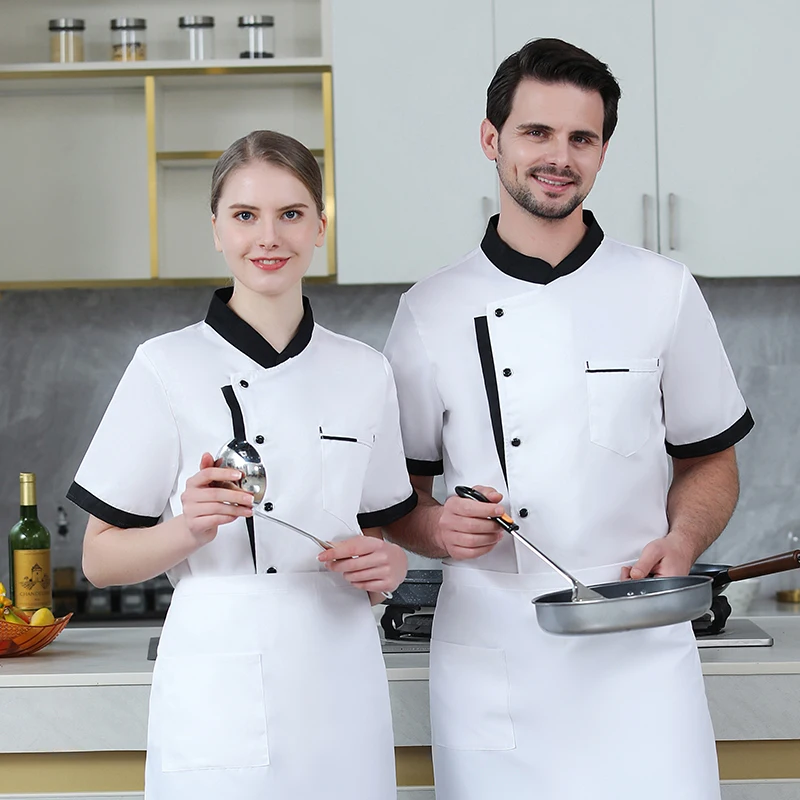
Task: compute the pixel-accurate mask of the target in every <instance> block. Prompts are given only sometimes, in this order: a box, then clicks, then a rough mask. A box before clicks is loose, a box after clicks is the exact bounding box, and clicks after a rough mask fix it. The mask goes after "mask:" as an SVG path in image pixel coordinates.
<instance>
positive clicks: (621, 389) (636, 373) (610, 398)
mask: <svg viewBox="0 0 800 800" xmlns="http://www.w3.org/2000/svg"><path fill="white" fill-rule="evenodd" d="M659 380H660V372H659V361H658V359H657V358H639V359H627V360H615V361H598V360H594V361H587V362H586V384H587V389H588V395H589V437H590V439H591V440H592V442H594V443H595V444H597V445H600V447H605V448H606V449H607V450H613V451H614V452H615V453H619V454H620V455H621V456H626V457H627V456H631V455H633V454H634V453H635V452H637V451H638V450H639V449H640V448H641V447H642V446H643V445H644V444H645V442H646V441H647V440H648V439H649V438H650V432H651V431H650V428H651V423H652V419H653V416H654V409H655V407H656V404H659V407H660V396H659Z"/></svg>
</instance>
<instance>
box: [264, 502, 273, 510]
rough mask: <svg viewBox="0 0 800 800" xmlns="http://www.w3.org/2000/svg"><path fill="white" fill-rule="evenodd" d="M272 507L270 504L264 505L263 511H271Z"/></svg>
mask: <svg viewBox="0 0 800 800" xmlns="http://www.w3.org/2000/svg"><path fill="white" fill-rule="evenodd" d="M272 509H273V505H272V503H264V511H272Z"/></svg>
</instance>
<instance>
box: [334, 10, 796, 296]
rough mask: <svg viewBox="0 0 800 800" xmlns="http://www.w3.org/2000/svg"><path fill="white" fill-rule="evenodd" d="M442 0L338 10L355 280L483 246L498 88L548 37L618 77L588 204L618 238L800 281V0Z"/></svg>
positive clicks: (491, 201) (698, 269) (743, 271)
mask: <svg viewBox="0 0 800 800" xmlns="http://www.w3.org/2000/svg"><path fill="white" fill-rule="evenodd" d="M428 5H429V4H424V5H423V4H422V3H413V2H412V3H411V4H407V5H405V6H403V7H402V9H401V8H397V9H394V10H392V11H389V10H387V9H386V7H385V6H384V5H383V4H370V5H369V6H368V7H366V8H364V7H362V6H361V5H360V4H358V3H357V2H356V0H337V2H336V3H335V4H334V8H333V63H334V89H335V92H334V101H335V102H334V110H335V125H336V156H337V166H338V170H337V171H338V175H337V201H338V208H339V210H340V211H341V212H342V213H341V214H340V219H339V222H340V228H339V232H340V236H339V251H338V255H339V262H340V269H339V279H340V280H341V281H342V282H348V283H356V282H411V281H414V280H417V279H419V278H420V277H423V276H424V275H427V274H429V273H431V272H432V271H434V270H435V269H436V268H438V267H440V266H442V265H444V264H447V263H449V262H451V261H453V260H455V259H456V258H458V257H459V256H460V255H461V254H463V253H465V252H467V251H468V250H469V249H471V248H472V247H474V246H475V245H476V244H478V242H479V241H480V238H481V235H482V231H483V227H484V225H485V219H486V217H487V216H488V215H489V214H490V213H492V212H493V211H494V210H495V208H496V202H497V193H496V178H495V174H494V170H493V169H491V165H489V166H490V168H489V169H487V168H486V166H487V163H488V162H486V160H485V159H484V157H483V154H482V153H481V151H480V149H479V146H478V126H479V124H480V119H481V118H482V117H483V113H484V103H485V94H484V93H485V90H486V87H487V85H488V83H489V81H490V80H491V77H492V74H493V72H494V69H495V67H496V66H497V65H498V64H499V63H500V62H501V61H502V60H503V58H505V57H506V56H507V55H508V54H510V53H511V52H513V51H515V50H517V49H519V48H520V47H521V46H522V45H523V44H524V43H525V42H526V41H528V40H529V39H533V38H538V37H542V36H548V37H549V36H552V37H558V38H562V39H565V40H567V41H570V42H573V43H575V44H577V45H579V46H581V47H583V48H585V49H587V50H588V51H589V52H591V53H593V54H595V55H596V56H597V57H598V58H600V59H601V60H603V61H605V62H606V63H608V64H609V66H610V68H611V70H612V72H613V73H614V74H615V75H616V77H617V78H618V80H619V81H620V84H621V87H622V92H623V95H622V100H621V103H620V120H619V125H618V127H617V131H616V132H615V134H614V136H613V138H612V139H611V144H610V147H609V151H608V156H607V159H606V163H605V165H604V167H603V169H602V171H601V172H600V174H599V176H598V179H597V183H596V185H595V187H594V189H593V191H592V194H591V195H590V197H589V200H588V201H587V204H586V205H587V207H588V208H590V209H592V210H593V211H594V212H595V213H596V215H597V217H598V220H599V222H600V224H601V225H602V227H603V229H604V230H605V231H606V233H607V234H608V235H609V236H611V237H613V238H617V239H620V240H622V241H625V242H628V243H630V244H634V245H639V246H644V247H646V248H648V249H651V250H655V251H658V252H661V253H663V254H664V255H667V256H669V257H671V258H674V259H676V260H678V261H682V262H684V263H686V264H687V265H688V266H689V268H690V269H691V270H692V272H693V273H695V274H697V275H701V276H711V277H744V276H777V275H798V274H800V259H797V258H796V257H795V255H794V249H793V247H792V246H791V243H790V241H789V236H790V234H789V232H790V230H791V226H790V220H789V216H790V214H791V213H792V212H791V211H790V208H791V205H790V203H789V202H788V200H789V193H790V190H791V187H792V181H791V178H792V177H793V175H794V173H793V162H792V161H791V157H790V158H788V159H787V158H786V157H785V156H784V150H783V148H782V147H781V146H780V141H781V139H780V136H781V134H782V133H783V132H784V131H791V130H793V129H794V127H795V123H796V122H797V121H798V112H797V109H796V105H797V104H796V103H794V102H793V99H794V96H795V94H796V88H795V86H794V75H795V74H796V72H797V69H798V67H800V53H798V51H797V48H796V47H795V46H794V45H795V42H794V38H795V32H796V31H797V30H799V29H800V4H798V3H796V2H794V0H770V3H769V4H768V6H767V7H765V6H763V4H762V5H761V6H758V5H753V4H746V3H745V2H744V0H733V1H732V2H725V0H709V2H707V3H702V4H697V3H694V2H692V0H650V2H642V1H641V0H615V2H614V3H611V4H609V3H601V4H598V3H593V2H591V1H590V0H578V2H577V3H571V4H568V5H564V4H557V3H551V4H531V3H524V2H522V0H494V2H493V3H491V4H489V3H487V2H480V1H479V0H469V2H467V3H455V2H452V1H451V2H449V3H438V4H436V5H435V8H433V9H432V10H431V9H430V8H428ZM487 58H488V60H489V62H490V66H489V65H488V64H487ZM745 142H746V144H745ZM784 176H786V177H787V178H788V180H786V179H785V178H784Z"/></svg>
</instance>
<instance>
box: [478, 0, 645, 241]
mask: <svg viewBox="0 0 800 800" xmlns="http://www.w3.org/2000/svg"><path fill="white" fill-rule="evenodd" d="M494 5H495V24H494V31H495V34H494V41H495V53H496V58H495V61H496V62H497V64H499V63H500V62H501V61H502V60H503V59H504V58H505V57H506V56H507V55H509V54H511V53H513V52H515V51H516V50H519V49H520V48H521V47H522V46H523V45H524V44H525V43H526V42H527V41H529V40H530V39H536V38H539V37H545V36H546V37H555V38H558V39H564V40H565V41H567V42H571V43H572V44H575V45H577V46H578V47H582V48H583V49H584V50H588V52H590V53H592V55H594V56H596V57H597V58H599V59H600V60H601V61H604V62H605V63H607V64H608V65H609V67H610V68H611V71H612V73H613V74H614V77H616V79H617V80H618V81H619V84H620V86H621V88H622V99H621V100H620V106H619V122H618V123H617V129H616V131H615V132H614V135H613V136H612V137H611V141H610V143H609V149H608V151H607V154H606V159H605V162H604V164H603V168H602V169H601V171H600V173H599V174H598V176H597V181H596V183H595V185H594V188H593V189H592V192H591V194H590V195H589V198H588V200H587V202H586V207H587V208H589V209H591V210H592V211H593V212H594V214H595V216H596V217H597V220H598V222H599V223H600V226H601V227H602V228H603V230H604V231H605V233H606V234H607V235H608V236H611V237H612V238H614V239H619V240H620V241H623V242H628V243H630V244H635V245H639V246H641V247H646V248H648V249H650V250H655V249H656V248H657V246H658V220H657V216H656V200H657V182H656V151H655V147H654V146H652V143H654V142H655V97H654V95H653V78H654V75H653V70H654V62H653V38H652V28H653V16H652V7H651V5H650V3H643V2H641V0H615V2H614V3H611V4H609V3H592V2H579V3H578V4H574V3H570V4H560V3H549V4H538V3H537V4H534V3H523V2H520V0H495V4H494ZM642 143H645V146H642ZM648 143H649V144H650V146H647V145H648Z"/></svg>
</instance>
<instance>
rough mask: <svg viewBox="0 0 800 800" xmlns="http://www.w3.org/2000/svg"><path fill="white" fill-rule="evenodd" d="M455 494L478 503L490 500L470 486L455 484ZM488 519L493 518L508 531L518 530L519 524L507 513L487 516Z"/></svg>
mask: <svg viewBox="0 0 800 800" xmlns="http://www.w3.org/2000/svg"><path fill="white" fill-rule="evenodd" d="M456 494H457V495H458V496H459V497H464V498H466V499H467V500H477V501H478V502H479V503H488V502H490V501H489V498H488V497H487V496H486V495H485V494H483V493H481V492H479V491H478V490H477V489H473V488H472V487H471V486H456ZM489 519H491V520H494V521H495V522H496V523H498V525H500V526H501V527H503V528H505V529H506V531H507V532H508V533H513V532H514V531H518V530H519V525H517V523H516V522H514V520H513V519H511V517H509V516H508V514H503V516H502V517H489Z"/></svg>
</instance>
